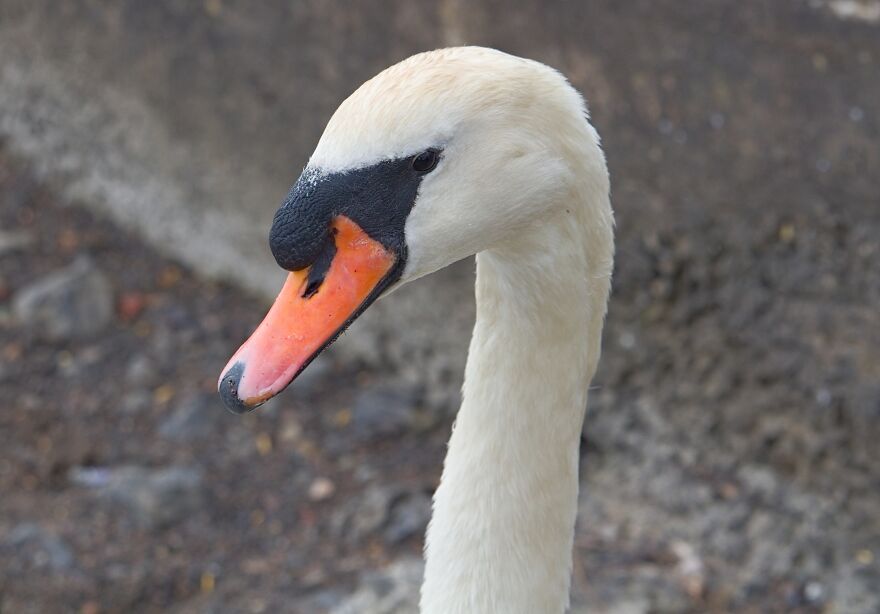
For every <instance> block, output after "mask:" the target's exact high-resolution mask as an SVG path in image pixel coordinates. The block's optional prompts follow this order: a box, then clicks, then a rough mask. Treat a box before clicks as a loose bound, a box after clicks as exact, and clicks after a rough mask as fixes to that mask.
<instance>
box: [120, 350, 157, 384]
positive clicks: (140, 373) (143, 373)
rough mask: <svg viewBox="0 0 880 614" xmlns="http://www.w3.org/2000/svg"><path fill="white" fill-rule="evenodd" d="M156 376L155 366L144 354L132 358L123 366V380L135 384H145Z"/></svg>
mask: <svg viewBox="0 0 880 614" xmlns="http://www.w3.org/2000/svg"><path fill="white" fill-rule="evenodd" d="M155 376H156V366H155V365H154V364H153V361H151V360H150V359H149V357H147V356H146V355H144V354H138V355H136V356H135V357H134V358H132V359H131V360H130V361H129V363H128V366H127V367H126V368H125V381H126V382H128V383H129V384H134V385H136V386H146V385H147V384H149V383H150V382H151V381H152V380H153V378H154V377H155Z"/></svg>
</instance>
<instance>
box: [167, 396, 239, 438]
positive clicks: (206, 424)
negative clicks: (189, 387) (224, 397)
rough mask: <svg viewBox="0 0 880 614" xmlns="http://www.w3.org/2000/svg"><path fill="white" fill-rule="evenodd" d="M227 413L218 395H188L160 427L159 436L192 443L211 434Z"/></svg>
mask: <svg viewBox="0 0 880 614" xmlns="http://www.w3.org/2000/svg"><path fill="white" fill-rule="evenodd" d="M224 417H226V412H225V411H224V410H223V407H222V406H221V405H220V403H219V401H218V399H217V395H214V394H208V393H196V394H190V395H186V396H185V397H184V398H183V399H181V401H180V402H179V403H177V404H176V405H175V407H174V410H173V411H172V412H171V415H170V416H168V417H167V418H165V420H163V421H162V423H161V424H160V425H159V434H160V435H162V436H163V437H165V438H167V439H173V440H176V441H190V440H193V439H198V438H199V437H205V436H207V435H209V434H210V433H211V431H212V430H213V428H214V425H216V424H217V423H218V422H219V421H220V420H222V419H223V418H224Z"/></svg>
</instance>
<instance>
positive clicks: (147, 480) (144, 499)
mask: <svg viewBox="0 0 880 614" xmlns="http://www.w3.org/2000/svg"><path fill="white" fill-rule="evenodd" d="M71 475H72V481H74V482H76V483H80V484H83V485H87V486H93V487H97V488H99V490H100V492H101V494H102V495H103V496H105V497H107V498H108V499H110V500H112V501H115V502H116V503H119V504H120V505H122V506H123V507H125V508H127V509H128V510H129V511H130V512H131V514H132V515H133V517H134V519H135V521H136V522H137V523H138V524H140V525H141V526H143V527H146V528H151V529H155V528H164V527H168V526H171V525H173V524H176V523H178V522H180V521H181V520H183V519H184V518H185V517H186V516H188V515H189V514H192V513H194V512H196V511H198V510H199V509H201V507H202V505H203V502H204V494H205V493H204V490H205V488H204V481H203V478H202V474H201V473H200V472H199V471H198V470H196V469H193V468H189V467H166V468H162V469H149V468H146V467H136V466H128V467H118V468H114V469H106V468H104V469H99V468H77V469H74V470H73V471H72V472H71Z"/></svg>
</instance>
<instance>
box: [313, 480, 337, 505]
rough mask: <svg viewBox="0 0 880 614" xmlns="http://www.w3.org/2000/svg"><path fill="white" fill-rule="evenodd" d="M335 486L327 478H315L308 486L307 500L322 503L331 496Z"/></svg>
mask: <svg viewBox="0 0 880 614" xmlns="http://www.w3.org/2000/svg"><path fill="white" fill-rule="evenodd" d="M334 492H336V485H335V484H334V483H333V482H332V481H330V480H329V479H327V478H316V479H315V480H314V481H313V482H312V483H311V484H310V485H309V499H311V500H312V501H324V500H326V499H329V498H330V497H332V496H333V493H334Z"/></svg>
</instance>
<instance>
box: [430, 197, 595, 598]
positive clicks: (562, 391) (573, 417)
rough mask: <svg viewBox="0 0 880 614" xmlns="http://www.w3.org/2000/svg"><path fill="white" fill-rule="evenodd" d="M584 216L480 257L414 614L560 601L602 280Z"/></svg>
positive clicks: (562, 214)
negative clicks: (459, 389)
mask: <svg viewBox="0 0 880 614" xmlns="http://www.w3.org/2000/svg"><path fill="white" fill-rule="evenodd" d="M606 202H607V199H606ZM586 215H587V213H586V212H585V211H574V212H572V211H570V210H567V209H565V208H564V207H562V208H560V209H559V210H558V212H556V213H554V214H553V217H552V219H550V220H549V221H545V223H543V224H542V225H541V226H540V227H538V228H535V229H531V230H530V231H529V232H527V233H522V238H521V239H519V240H518V241H517V242H516V243H513V244H506V245H500V246H497V247H496V248H494V249H492V250H488V251H485V252H481V253H480V254H478V255H477V282H476V298H477V320H476V324H475V327H474V333H473V337H472V340H471V345H470V351H469V354H468V362H467V368H466V371H465V384H464V388H463V402H462V406H461V409H460V411H459V414H458V416H457V419H456V424H455V426H454V429H453V433H452V436H451V439H450V442H449V450H448V453H447V457H446V461H445V464H444V470H443V477H442V480H441V484H440V486H439V488H438V490H437V493H436V495H435V501H434V517H433V518H432V521H431V524H430V526H429V529H428V535H427V539H426V571H425V582H424V585H423V587H422V611H423V613H424V614H439V613H441V612H442V613H443V614H454V613H457V612H462V613H463V612H469V613H472V614H473V613H478V614H481V613H489V612H506V613H510V614H517V613H527V612H528V613H534V612H544V613H549V614H553V613H557V612H559V613H561V612H563V611H564V610H565V609H566V608H567V606H568V595H569V583H570V575H571V561H572V558H571V556H572V555H571V551H572V542H573V534H574V523H575V516H576V511H577V490H578V451H579V442H580V433H581V426H582V422H583V417H584V411H585V407H586V400H587V388H588V385H589V380H590V378H591V377H592V375H593V371H594V370H595V365H596V361H597V359H598V353H599V337H600V333H601V326H602V319H603V317H604V313H605V302H606V300H607V294H608V277H609V273H610V272H609V271H606V270H605V265H606V263H605V262H604V260H605V259H604V258H603V259H600V260H602V262H596V261H595V259H593V260H591V259H590V253H589V251H588V250H586V249H585V248H584V234H585V231H584V227H585V219H582V218H581V216H584V218H586ZM610 249H611V247H610V243H609V245H608V250H610ZM608 260H609V261H610V255H609V256H608Z"/></svg>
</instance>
